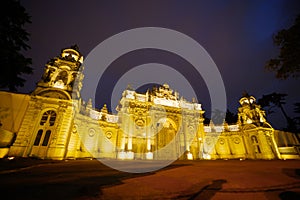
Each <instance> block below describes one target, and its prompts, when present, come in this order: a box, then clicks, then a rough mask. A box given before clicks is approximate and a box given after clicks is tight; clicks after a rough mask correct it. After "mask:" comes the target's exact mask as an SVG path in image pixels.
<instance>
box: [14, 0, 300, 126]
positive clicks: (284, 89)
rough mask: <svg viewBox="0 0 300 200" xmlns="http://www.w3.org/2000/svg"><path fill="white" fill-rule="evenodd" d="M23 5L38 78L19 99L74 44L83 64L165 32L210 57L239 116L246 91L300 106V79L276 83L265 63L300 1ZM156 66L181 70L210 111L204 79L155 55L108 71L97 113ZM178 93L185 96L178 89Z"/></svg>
mask: <svg viewBox="0 0 300 200" xmlns="http://www.w3.org/2000/svg"><path fill="white" fill-rule="evenodd" d="M21 4H22V5H23V6H24V7H25V9H26V11H27V12H28V14H29V15H31V16H32V18H31V20H32V24H28V25H27V26H26V29H27V30H28V32H29V33H30V34H31V36H30V41H29V43H28V44H29V45H30V46H31V50H29V51H28V52H26V53H25V55H26V56H28V57H31V58H32V59H33V68H34V74H33V75H29V76H26V79H27V82H26V85H25V87H24V88H20V89H19V92H22V93H29V92H31V91H32V90H34V88H35V84H36V82H37V81H39V79H40V78H41V76H42V73H43V70H44V65H45V63H46V62H47V61H48V60H49V59H50V58H53V57H55V56H57V55H58V54H59V53H60V51H61V49H62V48H65V47H70V46H71V45H74V44H77V45H78V46H79V49H80V52H81V53H82V54H83V56H87V55H88V54H89V52H90V51H91V50H92V49H94V48H95V47H96V46H97V45H98V44H99V43H101V42H102V41H104V40H105V39H107V38H109V37H110V36H112V35H115V34H117V33H120V32H122V31H125V30H129V29H133V28H139V27H163V28H168V29H173V30H176V31H179V32H181V33H183V34H186V35H188V36H189V37H191V38H193V39H194V40H196V41H197V42H198V43H199V44H200V45H202V46H203V47H204V48H205V49H206V51H207V52H208V53H209V55H210V56H211V58H212V59H213V61H214V62H215V64H216V65H217V67H218V69H219V71H220V73H221V75H222V78H223V81H224V85H225V89H226V95H227V102H228V108H229V110H230V111H231V112H234V113H236V112H237V108H238V106H239V105H238V100H239V99H240V97H241V95H242V93H243V92H244V91H247V92H248V93H249V94H250V95H253V96H255V97H256V98H257V99H259V98H260V97H261V96H262V95H263V94H269V93H272V92H278V93H286V94H288V97H287V105H286V110H287V113H288V114H290V115H292V114H293V108H292V106H289V105H293V104H294V103H295V102H300V95H299V79H298V80H295V79H292V78H291V79H288V80H278V79H276V78H275V74H274V73H273V72H269V71H266V70H265V69H264V65H265V63H266V61H267V60H268V59H270V58H273V57H275V56H276V55H277V53H278V47H276V46H275V45H274V44H273V42H272V36H273V35H274V34H275V33H276V32H277V31H279V30H280V29H283V28H289V27H290V26H291V25H292V24H293V22H294V19H295V17H296V15H297V14H299V13H300V12H299V11H300V2H299V1H297V0H293V1H292V0H272V1H271V0H270V1H260V0H257V1H239V0H237V1H79V0H75V1H74V0H72V1H25V0H22V1H21ZM152 62H156V63H162V64H165V65H168V66H171V67H173V68H175V69H183V70H182V71H185V73H186V74H185V75H186V76H185V77H186V78H188V79H190V83H191V84H192V85H193V88H194V89H195V92H196V94H197V97H198V101H199V102H200V103H202V104H203V109H204V110H209V107H210V99H209V94H208V91H207V88H206V85H205V83H204V82H203V80H202V79H201V76H196V75H195V74H194V73H193V71H191V70H190V69H191V67H190V66H189V65H190V64H189V63H187V62H186V61H184V60H183V59H180V58H179V57H178V56H176V55H174V54H171V53H169V52H164V51H161V50H153V49H152V50H151V49H150V50H149V49H148V50H137V51H133V52H130V53H128V54H126V55H123V56H121V57H120V58H118V59H117V60H115V62H113V63H112V64H111V66H109V68H108V70H107V71H106V72H105V74H104V75H105V76H104V77H103V78H102V79H101V84H102V85H100V86H99V88H100V92H99V94H98V93H97V95H98V97H97V99H96V100H97V102H96V107H99V108H100V107H102V105H103V103H108V104H109V102H108V101H110V100H109V98H110V93H111V90H112V89H113V86H114V84H115V83H116V81H117V80H118V78H120V76H121V75H122V73H125V72H126V70H128V69H130V68H132V67H134V66H137V65H141V64H145V63H152ZM178 71H181V70H178ZM187 76H188V77H187ZM166 82H168V80H166ZM83 84H84V82H83ZM129 84H130V83H129ZM124 87H126V86H124ZM170 87H172V85H170ZM103 88H106V89H103ZM173 89H176V90H178V91H179V93H180V90H181V88H173ZM107 94H108V95H107ZM120 95H121V94H120ZM272 115H273V116H270V118H269V119H270V122H271V125H272V126H273V127H275V128H281V127H282V126H284V118H283V117H282V114H281V113H280V111H279V110H278V112H277V113H276V114H272Z"/></svg>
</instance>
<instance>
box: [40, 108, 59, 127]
mask: <svg viewBox="0 0 300 200" xmlns="http://www.w3.org/2000/svg"><path fill="white" fill-rule="evenodd" d="M55 119H56V112H55V111H53V110H48V111H46V112H44V114H43V116H42V119H41V121H40V125H42V126H44V125H45V123H47V122H48V123H49V125H50V126H53V125H54V123H55Z"/></svg>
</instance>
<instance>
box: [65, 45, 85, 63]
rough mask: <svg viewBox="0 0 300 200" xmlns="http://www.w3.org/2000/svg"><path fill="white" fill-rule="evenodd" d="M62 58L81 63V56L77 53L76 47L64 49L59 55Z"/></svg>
mask: <svg viewBox="0 0 300 200" xmlns="http://www.w3.org/2000/svg"><path fill="white" fill-rule="evenodd" d="M61 57H62V58H73V59H74V60H75V61H76V62H80V63H83V56H82V55H81V54H80V53H79V48H78V46H77V45H74V46H71V47H70V48H65V49H63V50H62V53H61Z"/></svg>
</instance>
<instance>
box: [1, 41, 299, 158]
mask: <svg viewBox="0 0 300 200" xmlns="http://www.w3.org/2000/svg"><path fill="white" fill-rule="evenodd" d="M82 62H83V57H82V55H81V54H80V53H79V51H78V49H77V47H76V46H74V47H71V48H67V49H64V50H62V52H61V55H60V56H58V57H56V58H54V59H51V60H50V61H49V62H48V63H47V64H46V66H45V73H44V74H43V76H42V78H41V80H40V82H39V83H38V84H37V88H36V89H35V90H34V91H33V92H32V94H31V95H23V96H24V98H19V97H18V95H19V94H12V93H6V92H2V93H1V95H2V96H3V97H4V96H5V95H6V96H10V97H9V98H12V99H15V98H17V97H18V99H19V100H18V101H20V102H21V103H22V105H24V107H22V110H21V111H20V112H18V113H17V115H16V116H14V115H13V117H12V120H16V123H17V125H14V127H13V129H12V128H11V127H10V128H9V123H10V120H9V119H8V118H7V117H2V118H1V121H2V123H3V128H2V129H1V131H2V132H3V133H4V132H5V134H6V135H9V136H7V137H6V140H10V141H13V143H12V145H11V146H9V145H6V148H5V149H6V151H1V152H4V153H2V154H3V155H1V156H2V157H3V156H7V155H8V156H20V157H38V158H42V159H59V160H60V159H76V158H91V157H95V158H109V159H129V160H130V159H142V160H174V159H177V158H179V159H190V160H197V159H281V158H298V157H299V154H297V153H299V152H295V154H293V155H290V154H291V153H287V154H284V153H282V152H283V151H284V149H282V151H281V150H280V147H278V143H280V141H279V140H281V139H284V140H285V141H287V140H291V138H292V140H293V141H292V142H291V143H292V144H298V141H297V139H296V138H295V136H293V135H287V134H284V133H282V134H276V131H275V130H274V129H273V128H272V127H271V125H270V124H269V123H267V122H266V120H265V113H264V112H263V111H262V110H261V109H260V107H259V106H258V105H257V104H256V103H255V98H254V97H252V96H248V95H244V96H243V98H241V100H240V104H241V106H240V108H239V110H238V122H237V124H234V125H228V124H226V123H223V124H222V125H214V124H212V123H211V124H210V125H207V126H205V125H204V124H203V121H204V118H203V113H204V111H203V109H202V107H201V104H199V103H197V102H195V101H193V102H188V101H186V100H185V99H184V98H182V97H180V96H179V94H178V93H177V92H174V91H173V90H172V89H171V88H170V87H169V85H167V84H164V85H162V86H160V87H158V88H156V87H154V88H153V89H152V90H148V91H147V92H146V93H145V94H139V93H137V92H135V91H134V90H133V89H131V88H127V89H126V90H125V91H124V92H123V94H122V98H121V100H120V103H119V105H118V107H117V110H118V114H115V115H114V114H110V113H108V111H107V108H106V106H104V107H103V108H102V109H101V110H97V109H94V108H93V107H92V102H91V101H88V102H87V103H84V102H82V100H81V97H80V90H81V87H82V80H83V73H82V72H83V66H82ZM75 77H77V78H78V79H77V80H78V81H75ZM19 96H20V95H19ZM7 98H8V97H7ZM3 102H5V98H4V99H3V100H2V102H1V103H3ZM3 105H4V104H3ZM3 105H2V106H1V107H2V108H1V109H2V111H5V110H7V109H8V110H9V109H11V108H10V106H7V105H6V106H5V105H4V106H3ZM14 106H15V105H11V107H14ZM2 113H3V112H2ZM3 116H4V115H3ZM17 119H19V120H17ZM20 119H22V120H20ZM4 129H5V130H4ZM277 133H278V132H277ZM13 134H15V135H16V137H15V139H14V138H13ZM274 135H275V137H274ZM280 138H281V139H280ZM287 138H288V139H287ZM0 140H2V141H5V138H4V139H3V137H2V139H1V138H0ZM8 143H9V142H8ZM8 143H7V144H8ZM285 150H286V149H285ZM287 151H288V152H291V151H290V150H287ZM5 152H7V153H5Z"/></svg>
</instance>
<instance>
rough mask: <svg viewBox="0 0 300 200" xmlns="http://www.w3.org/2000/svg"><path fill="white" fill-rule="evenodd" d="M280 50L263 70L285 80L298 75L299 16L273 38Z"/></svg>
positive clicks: (299, 67)
mask: <svg viewBox="0 0 300 200" xmlns="http://www.w3.org/2000/svg"><path fill="white" fill-rule="evenodd" d="M273 41H274V44H275V45H277V46H278V47H279V48H280V53H279V55H278V56H277V58H273V59H270V60H269V61H268V62H267V63H266V66H265V68H266V69H269V70H271V71H275V72H276V77H277V78H279V79H286V78H288V77H299V75H300V15H298V16H297V18H296V20H295V23H294V25H293V26H292V27H290V28H289V29H283V30H281V31H279V32H278V33H277V34H276V35H275V36H274V38H273Z"/></svg>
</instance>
